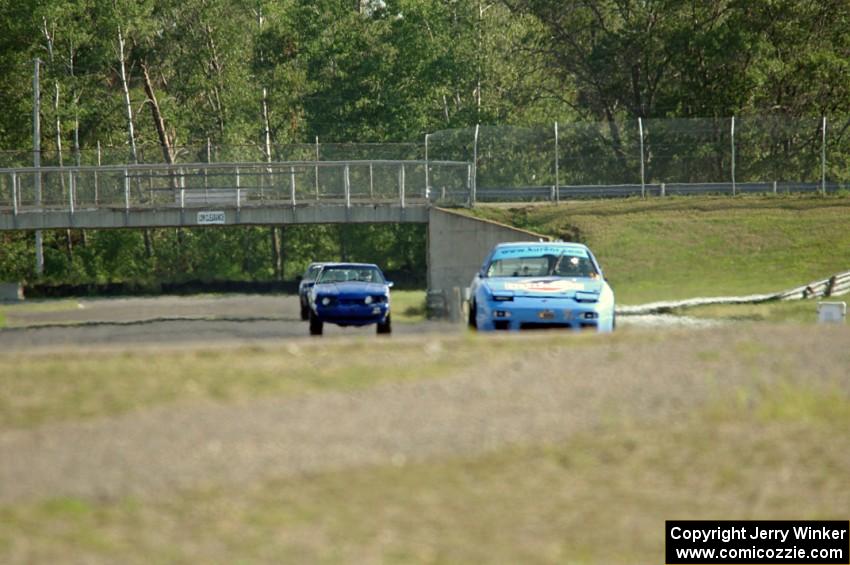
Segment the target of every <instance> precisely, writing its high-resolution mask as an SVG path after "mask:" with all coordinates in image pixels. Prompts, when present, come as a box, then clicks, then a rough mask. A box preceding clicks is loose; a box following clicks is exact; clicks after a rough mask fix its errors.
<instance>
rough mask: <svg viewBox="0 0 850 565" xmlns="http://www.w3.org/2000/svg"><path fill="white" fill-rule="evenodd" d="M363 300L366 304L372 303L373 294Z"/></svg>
mask: <svg viewBox="0 0 850 565" xmlns="http://www.w3.org/2000/svg"><path fill="white" fill-rule="evenodd" d="M363 302H365V303H366V304H371V303H372V297H371V296H367V297H366V299H365V300H363Z"/></svg>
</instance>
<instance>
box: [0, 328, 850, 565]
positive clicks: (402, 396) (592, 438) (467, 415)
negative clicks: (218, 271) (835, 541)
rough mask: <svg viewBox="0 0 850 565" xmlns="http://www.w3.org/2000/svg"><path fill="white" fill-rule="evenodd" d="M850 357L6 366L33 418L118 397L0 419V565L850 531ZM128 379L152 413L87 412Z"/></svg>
mask: <svg viewBox="0 0 850 565" xmlns="http://www.w3.org/2000/svg"><path fill="white" fill-rule="evenodd" d="M848 338H850V331H848V328H846V327H814V328H813V327H808V328H805V329H802V328H800V327H795V326H792V325H785V326H761V327H758V326H736V327H735V328H734V330H730V328H729V327H724V328H720V329H712V330H702V331H692V332H688V333H684V332H664V333H655V334H650V333H646V332H621V333H619V334H617V335H615V336H587V335H582V336H572V335H561V334H545V335H520V336H500V337H495V338H490V337H483V336H482V337H478V336H476V337H465V336H457V337H453V338H436V337H421V336H417V337H416V338H411V339H396V338H394V339H393V340H392V341H391V342H389V343H391V344H392V347H391V348H389V351H388V350H386V349H384V350H380V349H376V345H377V344H376V342H374V341H373V340H368V341H367V340H363V341H359V342H355V343H348V342H334V341H332V340H328V341H324V342H320V343H316V342H304V343H303V344H301V345H298V346H296V347H290V348H288V349H287V348H279V347H278V346H277V344H275V345H264V346H260V347H252V348H232V349H229V350H228V349H223V350H219V351H216V352H211V351H209V350H204V349H198V350H195V351H188V352H186V351H179V350H174V351H167V350H166V351H161V352H159V354H158V355H157V358H159V359H161V361H160V362H159V363H158V364H156V365H155V366H154V367H153V368H151V369H145V364H144V363H143V362H142V360H144V359H145V358H146V356H147V355H149V354H150V351H141V352H135V353H127V352H114V351H103V352H97V351H93V352H90V353H89V354H87V355H85V356H80V357H77V358H73V357H72V358H70V360H69V362H70V364H71V366H76V369H75V370H74V371H71V372H62V371H59V370H57V371H47V372H44V373H39V371H40V369H39V367H40V366H41V365H42V364H43V363H48V364H49V363H51V362H52V363H56V362H58V359H60V358H61V356H60V355H55V356H53V358H52V359H51V358H50V357H47V358H44V357H43V356H37V355H35V354H33V355H27V354H22V355H15V356H0V366H2V371H0V374H3V373H4V372H5V371H6V370H7V369H8V368H9V367H10V366H16V367H22V368H23V369H21V372H20V373H19V375H18V380H26V374H27V373H31V374H32V375H34V377H33V379H32V381H31V383H30V384H31V386H32V387H34V388H33V389H32V390H30V391H29V392H30V394H29V396H26V400H25V403H29V404H30V405H31V406H32V405H35V404H38V403H39V402H48V403H49V402H51V400H50V399H49V397H50V396H51V395H52V394H53V393H52V392H51V391H53V390H56V391H61V390H66V391H67V390H71V391H74V390H75V387H76V381H77V379H78V378H80V376H81V375H85V374H87V373H90V374H91V375H92V378H94V379H95V380H96V379H97V378H99V377H98V376H97V375H99V374H101V373H103V374H104V375H108V376H109V378H111V379H112V380H113V381H116V382H118V383H121V384H120V385H116V387H115V388H112V389H110V390H111V391H112V392H111V393H109V394H107V395H105V396H103V395H101V391H99V390H96V389H94V388H87V387H85V386H84V387H83V388H82V389H80V390H78V391H77V394H76V396H75V395H74V394H69V395H68V396H67V397H66V400H65V402H67V403H69V404H73V403H75V402H80V403H82V404H85V405H88V406H89V407H90V410H89V411H87V412H84V413H80V412H75V411H74V410H72V409H68V410H65V411H64V413H62V414H63V415H62V416H59V417H55V418H52V419H50V420H46V421H45V420H38V421H33V420H28V419H27V418H15V417H5V418H4V423H3V426H2V431H0V561H2V562H10V563H15V562H56V561H61V562H64V563H82V562H85V563H100V562H102V563H114V562H122V563H134V562H138V563H147V562H152V561H153V562H177V563H181V562H186V563H189V562H192V563H194V562H205V563H232V562H244V563H252V562H292V563H306V562H357V563H378V562H382V563H383V562H399V563H405V562H417V563H418V562H433V563H441V562H442V563H458V562H461V563H464V562H466V563H477V562H504V563H517V562H524V563H534V562H538V563H547V562H558V563H650V562H652V563H659V562H661V555H662V551H663V523H664V520H665V519H674V518H678V519H685V518H704V519H711V518H718V519H724V518H725V519H733V518H734V519H748V518H771V519H785V518H787V519H792V518H800V519H805V518H834V519H846V518H847V515H846V512H847V508H850V489H848V488H847V484H848V477H850V374H848V371H847V367H848V366H850V350H849V349H848V347H847V344H848V343H850V341H848ZM334 352H337V353H339V354H340V355H341V356H344V358H345V361H344V362H342V361H340V359H339V355H336V356H335V355H334ZM193 359H194V360H195V361H197V363H192V362H191V361H192V360H193ZM210 359H213V360H214V363H213V362H210ZM172 362H173V367H176V369H174V370H172V371H171V372H169V367H171V366H172ZM349 364H350V366H351V367H354V369H348V368H346V367H347V366H348V365H349ZM228 366H230V367H240V369H239V371H237V372H228V371H225V370H224V367H228ZM215 367H219V368H221V375H222V376H221V378H219V379H215V378H209V375H210V374H213V373H215V372H216V369H215ZM378 367H382V368H381V369H379V370H377V371H376V372H377V374H379V375H381V376H380V378H373V377H372V376H371V375H372V372H373V370H374V369H376V368H378ZM163 372H164V373H166V375H165V376H164V377H163V378H161V379H160V378H159V377H158V376H156V375H155V373H156V374H158V373H163ZM395 373H398V376H399V377H401V378H397V376H396V374H395ZM251 374H261V375H265V377H270V376H275V375H276V376H277V377H278V378H279V379H280V380H281V381H282V382H284V383H286V382H289V384H290V385H292V386H282V387H280V388H277V387H275V386H272V385H269V384H268V382H267V378H259V379H258V380H256V381H251V380H250V377H249V375H251ZM293 375H301V377H303V378H304V379H305V380H306V382H304V383H300V384H299V386H295V385H294V384H293V383H294V382H296V380H295V379H293V378H292V377H293ZM311 375H312V377H313V380H312V381H311V380H310V379H309V377H310V376H311ZM137 379H138V382H139V383H140V386H142V385H141V383H144V385H143V388H144V387H146V390H147V391H148V392H145V393H144V394H142V395H141V396H142V397H145V398H147V400H146V401H143V402H139V403H138V404H133V403H132V402H130V401H128V402H126V403H125V404H123V405H122V408H121V409H120V410H115V409H114V407H110V406H106V407H105V408H104V409H103V410H99V409H98V407H99V406H101V405H103V404H106V405H108V404H109V402H110V400H109V397H110V394H115V395H119V396H121V397H125V398H128V399H132V398H134V397H135V393H136V383H137ZM245 379H247V380H246V381H245V382H243V383H241V384H239V383H230V384H229V385H222V382H227V381H243V380H245ZM82 380H85V379H82ZM175 381H176V383H175ZM357 381H362V382H360V383H359V384H358V383H357ZM102 382H106V380H104V381H102ZM181 383H182V384H181ZM187 383H192V384H191V386H189V385H188V384H187ZM258 383H259V384H258ZM89 384H90V383H89ZM353 385H357V386H353ZM51 387H53V388H51ZM158 387H170V388H169V390H170V391H171V392H170V393H169V394H164V395H160V396H158V395H156V394H152V395H151V394H149V393H150V390H155V389H157V388H158ZM222 387H224V388H222ZM228 387H230V388H228ZM39 388H40V392H35V390H36V389H39ZM107 388H109V387H107ZM0 390H2V391H3V393H2V397H0V398H2V404H1V405H0V408H2V413H3V414H7V413H10V412H11V413H18V414H19V415H20V414H23V413H25V412H26V411H25V410H23V408H22V406H21V401H20V398H19V397H20V395H21V394H23V393H22V392H21V391H20V390H19V389H18V390H15V391H13V392H12V393H11V394H10V393H9V392H7V391H9V389H8V388H6V387H5V386H4V387H3V388H0ZM221 390H229V391H230V392H231V394H220V392H221ZM143 392H144V391H143Z"/></svg>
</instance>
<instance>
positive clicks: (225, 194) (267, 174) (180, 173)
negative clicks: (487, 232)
mask: <svg viewBox="0 0 850 565" xmlns="http://www.w3.org/2000/svg"><path fill="white" fill-rule="evenodd" d="M472 177H473V174H472V165H471V164H470V163H466V162H462V161H425V160H408V161H396V160H370V161H333V162H331V161H287V162H270V163H268V162H266V163H189V164H179V165H162V164H160V165H126V166H119V165H113V166H100V167H97V166H77V167H40V168H17V169H0V208H2V209H6V210H10V211H12V212H13V213H15V214H17V213H19V212H25V211H28V210H33V209H37V210H44V209H63V210H64V209H67V210H69V211H70V212H72V213H73V212H75V211H77V210H80V209H84V208H85V209H90V208H100V207H102V208H125V209H128V210H129V209H131V208H132V209H135V208H151V207H206V206H210V205H216V206H220V207H236V208H239V207H242V206H266V205H292V206H297V205H315V204H322V203H336V204H345V205H347V206H351V205H357V204H387V205H399V206H402V207H403V206H406V205H408V204H423V203H426V202H428V203H434V204H439V205H452V204H455V205H457V204H467V203H469V199H470V191H471V182H472Z"/></svg>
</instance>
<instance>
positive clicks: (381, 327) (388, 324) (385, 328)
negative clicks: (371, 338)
mask: <svg viewBox="0 0 850 565" xmlns="http://www.w3.org/2000/svg"><path fill="white" fill-rule="evenodd" d="M377 332H378V335H382V334H390V333H393V324H392V320H391V319H390V315H389V314H387V317H386V319H385V320H384V321H383V322H378V328H377Z"/></svg>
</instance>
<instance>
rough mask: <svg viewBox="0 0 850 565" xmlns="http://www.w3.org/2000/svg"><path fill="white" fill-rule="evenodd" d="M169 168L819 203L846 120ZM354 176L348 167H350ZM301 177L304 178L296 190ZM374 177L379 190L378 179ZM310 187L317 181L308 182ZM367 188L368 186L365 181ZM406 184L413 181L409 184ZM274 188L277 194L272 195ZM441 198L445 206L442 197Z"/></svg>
mask: <svg viewBox="0 0 850 565" xmlns="http://www.w3.org/2000/svg"><path fill="white" fill-rule="evenodd" d="M62 157H63V159H62V164H63V165H65V166H66V167H67V166H74V165H77V164H80V165H83V166H86V165H89V166H90V165H103V166H106V165H123V164H128V163H132V162H133V161H134V159H132V158H131V156H130V152H129V150H128V148H127V147H100V146H97V147H94V148H92V147H86V148H83V149H80V150H79V151H75V150H73V149H72V150H70V151H66V152H65V153H64V154H63V156H62ZM172 158H173V161H174V162H175V163H176V164H194V163H254V164H257V163H268V162H271V163H286V162H291V161H298V162H308V161H312V162H316V161H318V162H323V161H325V162H351V163H352V164H351V166H350V167H349V181H348V182H350V183H351V186H352V187H355V188H354V190H357V191H361V192H365V191H367V190H368V191H371V193H373V194H374V192H375V190H376V188H375V186H376V184H375V183H376V179H377V184H378V187H379V188H378V190H379V191H385V192H387V191H392V190H393V187H397V186H398V184H399V180H398V178H397V175H398V172H397V171H395V170H394V169H393V170H391V168H386V167H382V168H381V170H380V171H379V172H378V173H376V172H375V167H374V166H372V169H371V170H368V167H369V165H368V163H367V162H369V161H383V160H386V161H416V162H429V163H434V162H435V161H439V160H443V161H452V162H466V163H470V164H471V167H470V172H469V174H468V176H467V177H464V175H465V174H466V173H465V172H463V171H462V170H461V169H458V168H457V167H449V168H444V167H440V166H436V165H430V166H428V167H425V166H424V165H423V164H421V163H420V164H417V165H411V166H410V167H409V168H408V169H407V170H406V171H405V173H404V174H407V175H410V176H409V178H410V179H411V180H410V185H411V186H412V185H416V186H419V185H421V186H422V187H423V189H427V190H428V192H429V193H431V194H436V195H438V196H440V197H442V198H443V199H444V200H445V201H447V202H459V201H461V200H459V198H460V196H459V195H461V194H462V195H463V198H464V199H465V198H466V197H467V192H468V191H469V190H471V191H472V193H473V194H472V198H473V200H487V199H496V200H498V199H503V200H512V199H513V200H520V199H526V198H534V199H553V200H555V199H559V198H567V197H572V196H616V195H626V194H675V193H689V192H703V193H704V192H729V193H733V194H734V193H737V192H753V191H758V192H764V191H768V192H769V191H774V192H777V191H805V190H817V191H823V192H829V191H835V190H839V189H844V188H847V186H848V183H850V120H848V119H846V118H845V119H841V120H839V119H825V118H783V117H764V116H758V117H750V116H745V117H736V118H706V119H645V120H641V119H631V120H614V121H610V122H571V123H560V124H559V123H554V122H553V123H552V124H547V125H544V126H538V127H515V126H478V127H470V128H465V129H452V130H445V131H437V132H433V133H430V134H428V135H426V136H424V137H423V139H422V140H421V142H413V143H325V142H321V143H320V142H319V140H318V139H317V140H316V141H315V142H314V143H305V144H288V145H273V146H271V147H269V148H266V147H264V146H262V145H258V144H253V145H226V146H223V145H216V144H213V143H205V144H199V145H186V146H179V147H174V148H173V157H172ZM135 160H136V161H138V162H139V163H142V164H146V163H147V164H156V163H164V162H166V160H167V159H166V156H165V155H164V154H163V152H162V149H161V148H159V147H149V146H145V147H139V148H137V151H136V158H135ZM358 161H360V162H362V164H355V162H358ZM59 162H60V160H59V155H58V154H57V153H56V152H55V151H49V150H48V151H43V152H42V154H41V165H42V166H44V167H48V166H57V165H59V164H60V163H59ZM32 163H33V155H32V152H26V151H0V167H5V168H12V167H28V166H31V165H32ZM308 177H310V178H308ZM385 177H386V178H385ZM317 178H318V179H319V180H318V181H317V180H316V179H317ZM366 179H368V181H367V180H366ZM413 179H415V180H413ZM345 182H346V180H345V178H344V169H343V168H341V167H337V168H335V169H333V170H332V171H331V170H330V169H329V170H328V174H327V175H323V174H321V173H319V172H318V168H317V167H314V168H313V171H312V173H311V172H310V171H309V168H308V167H300V168H299V186H303V187H304V188H303V189H301V190H305V191H306V190H307V187H311V186H312V190H314V191H317V192H318V193H319V194H322V193H327V194H331V193H334V192H338V191H340V190H343V188H344V186H345ZM281 186H282V185H281ZM453 193H457V194H455V196H452V194H453Z"/></svg>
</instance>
